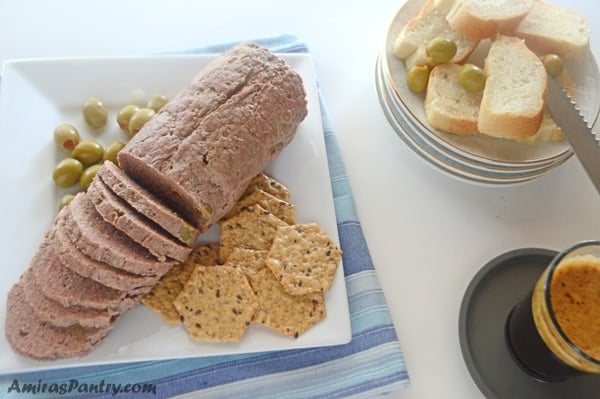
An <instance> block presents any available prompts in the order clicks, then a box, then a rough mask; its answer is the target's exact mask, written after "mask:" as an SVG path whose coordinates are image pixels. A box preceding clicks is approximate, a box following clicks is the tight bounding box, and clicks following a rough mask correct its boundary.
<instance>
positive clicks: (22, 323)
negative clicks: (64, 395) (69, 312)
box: [5, 283, 112, 360]
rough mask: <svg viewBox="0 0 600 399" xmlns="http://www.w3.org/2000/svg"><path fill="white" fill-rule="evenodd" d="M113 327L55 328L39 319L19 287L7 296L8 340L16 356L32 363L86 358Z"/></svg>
mask: <svg viewBox="0 0 600 399" xmlns="http://www.w3.org/2000/svg"><path fill="white" fill-rule="evenodd" d="M111 327H112V325H111V326H108V327H103V328H85V327H82V326H81V325H78V324H76V325H72V326H69V327H62V328H61V327H54V326H52V325H50V324H49V323H47V322H45V321H43V320H41V319H40V318H38V316H37V314H36V312H35V311H34V310H33V309H32V308H31V306H30V305H29V303H28V302H27V299H26V297H25V293H24V292H23V288H22V287H21V285H20V284H19V283H16V284H14V285H13V287H12V288H11V289H10V291H9V293H8V298H7V302H6V323H5V332H6V338H7V340H8V342H9V343H10V345H11V346H12V347H13V349H14V350H15V351H16V352H18V353H21V354H22V355H24V356H27V357H30V358H33V359H39V360H54V359H59V358H65V357H73V356H84V355H86V354H88V353H89V352H91V351H92V349H94V348H95V347H96V346H98V345H99V344H100V343H101V342H102V341H103V340H104V339H105V338H106V335H107V334H108V332H109V330H110V329H111Z"/></svg>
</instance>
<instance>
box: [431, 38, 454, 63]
mask: <svg viewBox="0 0 600 399" xmlns="http://www.w3.org/2000/svg"><path fill="white" fill-rule="evenodd" d="M425 50H426V51H427V55H428V56H429V61H430V62H431V63H432V64H443V63H445V62H448V61H450V60H451V59H452V58H454V56H455V55H456V50H457V47H456V43H455V42H454V41H452V40H448V39H444V38H443V37H436V38H435V39H432V40H431V41H430V42H429V43H428V44H427V47H426V48H425Z"/></svg>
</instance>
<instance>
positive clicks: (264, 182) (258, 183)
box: [242, 173, 291, 202]
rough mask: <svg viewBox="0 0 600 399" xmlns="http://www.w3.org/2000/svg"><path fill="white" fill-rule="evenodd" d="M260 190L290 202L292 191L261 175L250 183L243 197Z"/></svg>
mask: <svg viewBox="0 0 600 399" xmlns="http://www.w3.org/2000/svg"><path fill="white" fill-rule="evenodd" d="M256 189H260V190H263V191H266V192H267V193H269V194H271V195H273V196H275V197H277V198H279V199H280V200H283V201H286V202H290V198H291V195H290V190H288V188H287V187H286V186H284V185H283V184H281V183H280V182H278V181H277V180H275V179H274V178H272V177H270V176H267V175H265V174H264V173H261V174H260V175H258V176H256V177H255V178H254V179H252V180H251V181H250V184H249V185H248V188H247V189H246V192H245V193H244V195H242V197H244V196H246V195H248V194H250V193H251V192H252V191H254V190H256Z"/></svg>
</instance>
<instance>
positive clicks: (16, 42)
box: [0, 0, 600, 399]
mask: <svg viewBox="0 0 600 399" xmlns="http://www.w3.org/2000/svg"><path fill="white" fill-rule="evenodd" d="M553 3H555V4H558V5H562V6H564V7H568V8H570V9H572V10H574V11H577V12H579V13H581V14H583V15H585V16H586V17H587V19H588V21H589V23H590V25H591V26H592V27H593V28H592V39H591V45H592V51H593V53H594V54H595V55H596V57H597V58H598V57H599V56H600V30H599V29H596V28H595V27H594V23H596V22H597V19H598V18H600V3H598V2H590V1H584V0H570V1H567V0H553ZM401 4H402V1H356V0H335V1H333V0H331V1H327V2H325V1H323V0H302V1H298V0H293V1H275V0H253V1H241V0H240V1H229V0H219V1H211V2H208V1H192V0H189V1H183V0H178V1H158V0H140V1H119V0H110V1H94V2H88V1H75V0H73V1H65V0H54V1H42V0H39V1H35V0H0V62H3V61H5V60H9V59H15V58H30V57H56V56H89V55H94V56H108V55H131V54H146V53H152V52H158V51H164V50H174V49H184V48H189V47H196V46H201V45H205V44H211V43H215V42H222V41H229V40H237V39H242V38H255V37H261V36H270V35H275V34H279V33H286V32H287V33H294V34H296V35H298V36H299V37H301V38H302V39H303V40H305V41H306V42H307V43H308V44H309V46H310V48H311V52H312V54H313V56H314V62H315V67H316V71H317V75H318V77H319V80H320V84H321V88H322V91H323V94H324V96H325V99H326V101H327V105H328V109H329V112H330V115H331V118H332V122H333V126H334V128H335V130H336V131H337V133H338V138H339V142H340V145H341V150H342V153H343V156H344V159H345V162H346V167H347V172H348V175H349V177H350V182H351V184H352V187H353V190H354V196H355V201H356V205H357V209H358V213H359V216H360V218H361V221H362V225H363V229H364V232H365V234H366V239H367V242H368V244H369V247H370V249H371V254H372V257H373V260H374V263H375V265H376V268H377V270H378V273H379V277H380V280H381V284H382V285H383V287H384V291H385V295H386V298H387V300H388V302H389V305H390V309H391V313H392V317H393V320H394V323H395V326H396V330H397V332H398V335H399V338H400V342H401V344H402V347H403V350H404V354H405V357H406V361H407V364H408V367H409V373H410V376H411V381H412V386H411V387H410V388H409V389H406V390H405V391H402V392H400V393H397V394H395V395H392V396H391V397H392V398H393V399H416V398H419V399H423V398H427V399H434V398H461V399H469V398H481V397H482V395H481V393H480V392H479V390H478V389H477V387H476V386H475V384H474V383H473V381H472V379H471V377H470V375H469V373H468V371H467V368H466V366H465V363H464V361H463V358H462V355H461V352H460V346H459V339H458V312H459V306H460V302H461V299H462V295H463V293H464V290H465V288H466V286H467V285H468V283H469V281H470V279H471V278H472V277H473V275H474V274H475V273H476V272H477V270H478V269H479V268H480V267H481V266H482V265H483V264H484V263H485V262H487V261H488V260H489V259H491V258H493V257H495V256H496V255H498V254H500V253H502V252H505V251H507V250H511V249H516V248H522V247H545V248H552V249H560V248H563V247H565V246H567V245H569V244H571V243H574V242H576V241H579V240H584V239H592V238H596V239H597V238H600V223H599V221H600V197H599V196H598V193H596V191H595V190H594V189H593V186H592V185H591V183H590V182H589V180H588V178H587V177H586V175H585V174H584V172H583V169H582V168H581V166H580V164H579V163H578V161H577V160H576V159H575V158H572V159H571V160H569V161H568V162H567V163H566V164H565V165H563V166H561V167H560V168H558V169H557V170H555V171H552V172H551V173H549V174H547V175H545V176H543V177H542V178H539V179H537V180H535V181H533V182H530V183H527V184H525V185H520V186H515V187H502V188H498V187H481V186H475V185H471V184H468V183H465V182H462V181H458V180H454V179H451V178H449V177H447V176H446V175H443V174H442V173H441V172H438V171H437V170H434V169H433V168H432V167H431V166H429V165H428V164H426V163H425V162H424V161H422V160H421V159H420V158H418V157H417V156H416V155H415V154H414V153H412V152H411V151H410V150H409V149H408V148H407V147H406V146H405V145H404V144H403V142H402V141H401V140H400V139H399V138H398V137H397V136H396V134H395V133H394V131H393V130H392V128H391V127H390V126H389V125H388V123H387V121H386V119H385V117H384V115H383V113H382V112H381V109H380V107H379V103H378V100H377V96H376V92H375V87H374V82H373V74H374V65H375V59H376V56H377V53H378V52H379V51H380V49H381V46H382V44H383V38H384V34H385V31H386V28H387V26H388V24H389V22H390V20H391V18H392V17H393V15H394V14H395V12H396V11H397V9H398V8H399V7H400V5H401ZM5 133H6V132H2V134H5Z"/></svg>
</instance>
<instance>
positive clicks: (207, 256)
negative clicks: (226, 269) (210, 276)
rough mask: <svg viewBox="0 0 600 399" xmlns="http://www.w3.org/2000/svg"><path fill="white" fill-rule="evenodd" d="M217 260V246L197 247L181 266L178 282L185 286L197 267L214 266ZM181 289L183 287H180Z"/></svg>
mask: <svg viewBox="0 0 600 399" xmlns="http://www.w3.org/2000/svg"><path fill="white" fill-rule="evenodd" d="M218 260H219V244H205V245H199V246H197V247H196V248H194V249H193V250H192V252H191V253H190V256H189V257H188V258H187V260H186V261H185V262H183V264H182V266H183V267H182V270H181V272H180V273H179V280H180V281H181V282H182V283H183V284H185V283H187V281H188V280H189V278H190V276H191V275H192V271H193V270H194V268H195V267H196V266H197V265H204V266H215V265H217V261H218ZM182 288H183V286H182Z"/></svg>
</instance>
